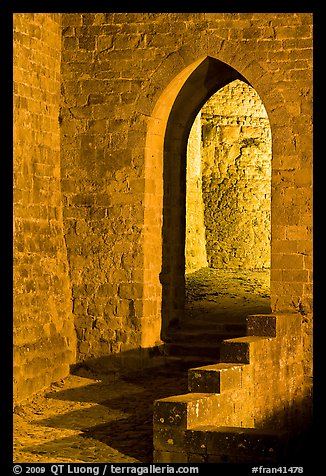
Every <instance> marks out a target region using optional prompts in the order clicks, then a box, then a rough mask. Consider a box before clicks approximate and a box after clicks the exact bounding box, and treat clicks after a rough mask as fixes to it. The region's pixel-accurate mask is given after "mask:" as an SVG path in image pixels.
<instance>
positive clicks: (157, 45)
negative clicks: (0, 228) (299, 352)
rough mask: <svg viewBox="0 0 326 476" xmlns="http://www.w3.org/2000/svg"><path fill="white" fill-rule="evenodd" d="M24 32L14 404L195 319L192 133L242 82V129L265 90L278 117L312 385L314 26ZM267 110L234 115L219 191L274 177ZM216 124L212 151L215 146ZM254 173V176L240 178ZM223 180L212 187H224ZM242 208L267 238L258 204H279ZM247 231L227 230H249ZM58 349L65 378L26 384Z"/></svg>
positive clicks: (275, 290)
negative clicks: (189, 270)
mask: <svg viewBox="0 0 326 476" xmlns="http://www.w3.org/2000/svg"><path fill="white" fill-rule="evenodd" d="M248 15H249V16H248ZM14 19H15V24H14V144H15V150H14V154H15V158H14V201H15V203H14V207H15V208H14V215H15V216H14V219H15V231H14V243H15V263H16V265H15V276H14V280H15V324H16V327H17V329H16V335H15V336H16V337H15V339H16V340H15V344H16V346H17V347H18V348H19V350H18V354H17V355H19V359H20V362H21V364H20V370H18V366H17V371H16V377H15V378H17V381H16V382H15V386H16V390H15V395H16V397H17V398H18V399H19V398H23V397H24V396H27V395H28V394H30V393H33V392H34V391H36V390H37V389H38V388H42V387H43V386H44V385H45V384H46V382H48V381H50V380H51V379H52V378H54V377H53V375H54V374H56V373H57V372H58V373H59V374H64V373H66V372H68V368H69V364H70V363H72V362H73V361H74V360H77V361H78V362H81V361H88V360H89V361H92V359H101V358H104V359H106V358H107V357H108V356H110V355H114V354H116V353H121V352H124V350H123V349H127V348H128V349H129V350H130V349H131V348H132V349H134V350H136V349H139V348H145V347H146V348H151V347H154V346H156V345H157V343H159V342H160V339H161V338H162V336H164V332H165V328H166V327H167V326H168V325H169V323H170V321H171V320H173V319H179V318H181V317H182V315H183V313H184V293H183V289H184V270H185V268H184V265H185V256H184V244H185V191H186V168H185V154H186V147H187V141H188V136H189V131H190V128H191V124H192V123H193V121H194V119H195V117H196V114H197V113H198V111H199V110H200V108H201V107H202V106H203V105H204V103H205V102H206V101H207V99H208V98H209V97H210V96H212V95H213V94H215V93H216V92H220V93H223V94H222V96H223V98H224V99H225V98H226V97H230V94H231V93H232V90H233V91H235V90H236V89H232V88H231V87H230V86H231V84H232V82H234V81H236V84H237V87H239V88H240V89H241V91H243V93H245V94H244V97H243V103H242V102H241V107H240V103H239V101H240V98H241V95H240V94H238V95H236V96H237V97H236V98H235V99H236V101H237V103H239V107H240V109H239V110H240V112H241V111H242V113H243V115H242V116H241V117H242V118H244V116H245V114H244V111H248V108H249V106H252V107H253V109H255V108H258V99H257V94H258V95H259V97H260V99H261V104H262V105H263V107H264V108H265V110H266V111H267V114H268V121H269V124H270V128H271V131H272V153H273V159H272V170H271V195H272V200H271V307H272V312H273V313H288V312H290V313H292V312H296V313H297V314H298V315H299V316H300V318H302V321H304V323H303V328H304V336H303V340H302V342H303V344H304V347H305V350H306V353H305V357H304V359H305V372H306V373H307V374H309V372H311V362H312V358H311V350H312V349H311V335H312V286H311V283H312V246H311V243H312V238H311V233H312V200H311V198H312V75H311V72H312V16H311V14H305V13H299V14H292V13H289V14H285V13H281V14H260V13H253V14H245V13H239V14H235V15H234V16H232V14H223V13H216V14H212V13H210V14H205V13H200V14H196V13H178V14H175V13H174V14H170V13H153V14H144V13H105V14H103V13H102V14H100V13H99V14H88V13H84V14H83V13H73V14H69V13H68V14H49V15H47V14H29V13H27V14H15V16H14ZM208 25H209V28H207V26H208ZM240 73H241V74H240ZM237 81H240V83H237ZM244 84H246V85H247V84H250V85H251V86H250V87H249V86H248V87H247V86H244ZM233 85H234V84H233ZM224 88H226V89H224ZM250 88H251V89H250ZM245 90H246V91H245ZM253 90H254V91H256V92H255V93H254V94H255V97H254V96H253V93H252V91H253ZM248 91H251V92H250V94H249V95H248V94H247V93H248ZM222 96H221V97H222ZM224 99H223V101H221V102H220V105H221V107H222V105H223V108H224V111H225V108H226V105H225V101H224ZM250 101H251V104H249V103H250ZM222 103H223V104H222ZM249 109H250V108H249ZM257 110H258V109H257ZM260 112H261V111H260ZM260 112H259V114H258V113H257V115H256V116H254V115H252V120H250V117H249V116H248V117H247V118H246V119H245V120H243V122H242V123H241V124H237V123H236V122H237V121H236V120H235V121H234V120H233V119H232V120H231V119H230V117H231V116H230V115H229V116H228V119H227V120H226V121H225V123H224V124H221V127H220V130H219V133H218V138H219V141H220V142H219V143H220V145H221V149H219V151H220V150H222V149H223V151H224V152H225V154H224V159H223V160H222V161H220V162H219V167H217V169H216V173H217V172H218V176H219V177H220V178H221V177H222V178H223V177H225V178H227V177H229V175H228V171H230V172H231V171H232V170H233V169H234V168H236V169H237V170H238V172H239V171H240V170H241V173H242V175H246V174H249V169H250V170H251V172H253V171H254V172H255V173H257V177H258V175H259V174H260V172H259V173H258V169H257V167H260V166H263V165H265V162H264V161H265V158H266V156H265V155H264V156H263V155H261V154H260V152H261V151H260V148H259V146H258V145H257V137H258V140H261V141H262V142H263V143H265V138H266V137H267V136H266V134H267V133H266V134H265V132H266V130H265V132H264V133H262V134H263V136H264V137H262V136H260V135H259V131H258V130H257V128H258V125H259V124H258V123H261V122H262V121H261V119H264V121H265V122H266V120H267V118H266V116H265V117H264V118H262V116H261V114H260ZM209 114H210V113H209ZM257 118H258V119H259V120H258V119H257ZM207 119H209V118H207ZM256 119H257V120H256ZM209 121H210V120H209ZM209 121H208V123H207V127H205V131H204V132H205V140H207V141H210V140H211V139H212V138H213V137H214V134H215V133H216V130H214V129H212V127H211V122H209ZM239 127H240V129H239ZM257 134H258V135H257ZM264 134H265V135H264ZM262 139H263V140H262ZM210 144H212V142H210ZM252 151H255V154H254V155H255V160H256V159H257V161H256V162H255V164H253V163H251V162H250V160H251V159H250V157H251V155H250V154H249V152H252ZM240 152H241V154H240ZM252 157H253V156H252ZM239 161H240V162H241V161H243V165H244V164H245V165H246V167H245V168H244V167H237V164H238V163H239ZM259 161H261V163H260V162H259ZM263 162H264V163H263ZM249 165H250V167H249ZM256 165H257V167H256ZM255 167H256V169H257V170H256V169H255ZM211 170H212V167H211V166H210V164H208V166H207V172H208V171H211ZM249 175H250V174H249ZM210 176H211V175H210V172H209V174H208V175H207V177H210ZM232 177H233V179H234V180H235V176H234V175H232ZM259 177H261V175H259ZM264 177H265V178H266V176H265V175H264ZM233 179H232V180H231V182H232V184H234V183H235V182H234V180H233ZM264 180H265V179H264ZM208 182H209V181H207V183H206V184H204V189H205V190H209V189H211V188H212V187H211V182H209V183H208ZM231 182H230V181H229V183H231ZM256 182H257V183H256ZM256 182H255V184H256V185H258V182H259V180H258V181H256ZM214 183H215V182H214V181H213V183H212V185H213V184H214ZM223 183H224V182H223ZM226 183H227V181H225V185H226ZM242 185H243V183H242ZM256 185H255V187H256ZM213 188H214V187H213ZM222 188H223V186H222ZM233 189H234V194H233V195H232V194H231V196H230V200H231V199H233V198H235V196H236V195H237V194H236V191H237V188H236V187H233ZM240 189H241V190H242V192H243V188H242V186H241V187H239V190H240ZM247 189H248V187H247ZM249 189H250V187H249ZM171 190H172V191H173V193H172V192H171ZM220 191H221V189H220ZM224 191H225V193H226V188H225V187H224V189H223V199H225V200H226V196H227V195H226V194H224ZM216 193H217V192H216ZM240 195H241V197H240V198H241V200H240V202H241V204H242V205H243V206H244V207H245V205H247V204H248V205H250V206H251V207H252V209H255V210H257V209H259V210H260V211H261V213H260V215H259V216H258V215H257V214H256V218H257V223H256V224H255V225H254V227H253V229H254V230H260V231H261V232H262V228H261V226H260V224H262V223H265V225H267V221H266V220H267V217H268V213H269V212H268V211H267V207H265V205H264V206H261V203H262V202H261V201H260V200H259V198H262V197H263V196H264V195H266V197H265V198H266V199H265V198H264V200H265V201H264V202H263V203H265V204H266V203H267V202H269V199H267V198H268V193H265V192H264V191H263V188H260V187H258V186H257V189H256V190H251V191H250V190H249V195H248V196H250V200H247V199H246V198H247V195H244V194H243V193H241V194H240ZM256 199H257V201H256ZM222 201H223V200H222ZM227 201H228V200H227ZM231 201H232V200H231ZM244 202H246V203H244ZM247 202H248V203H247ZM237 203H238V202H237ZM242 205H241V206H242ZM222 208H223V207H222ZM232 213H237V212H233V211H232V210H231V209H230V217H231V218H230V219H231V221H232ZM213 221H214V220H211V223H212V222H213ZM223 221H224V222H226V221H227V220H226V219H223ZM236 223H238V224H237V225H235V228H234V233H231V232H232V230H229V232H228V234H229V235H231V234H232V235H234V236H239V235H237V233H238V232H239V233H240V234H241V233H242V231H243V230H242V228H243V227H242V226H240V223H242V222H241V221H239V222H238V221H236ZM264 230H265V231H266V230H267V226H266V227H264ZM265 231H264V233H265ZM254 234H255V233H254V232H253V233H252V232H249V233H248V236H247V240H246V242H247V243H250V242H251V243H252V242H253V241H255V242H259V241H260V240H261V243H263V241H264V240H263V235H262V233H259V236H254ZM265 234H267V232H266V233H265ZM264 236H265V235H264ZM226 238H227V243H228V247H229V248H230V241H228V239H229V237H228V236H226ZM244 245H245V242H244V241H242V243H241V244H239V247H240V248H243V247H244ZM262 246H263V245H262ZM264 249H265V248H264ZM247 251H248V256H249V257H251V258H253V256H252V255H251V249H247ZM217 259H219V257H218V258H217ZM243 259H244V257H243V256H242V257H241V259H240V261H241V263H242V262H243ZM264 260H265V258H264ZM264 262H265V261H264ZM77 287H80V288H79V296H78V297H77V296H76V300H75V296H74V297H73V299H74V302H73V306H72V291H71V290H72V289H77ZM119 293H120V295H119ZM86 316H88V317H86ZM73 320H74V321H75V322H73ZM96 322H101V325H100V326H97V325H95V323H96ZM52 324H53V326H52ZM74 324H75V328H76V334H77V336H78V345H77V344H76V342H75V339H76V335H75V330H74ZM99 327H100V328H99ZM161 331H162V333H161ZM56 336H59V338H58V340H57V341H55V337H56ZM37 342H38V344H37ZM54 342H56V343H55V344H54ZM288 342H289V343H290V342H291V343H292V344H293V342H292V341H291V340H290V339H289V340H288ZM51 343H52V344H51ZM34 344H35V345H34ZM284 345H285V346H287V344H286V339H284ZM289 345H290V344H289ZM295 345H298V344H297V341H296V342H295ZM49 346H50V348H51V349H53V358H52V359H51V365H50V368H51V369H52V370H51V369H50V371H49V367H48V364H47V362H46V363H44V366H43V364H42V365H41V364H40V365H41V367H42V369H38V371H37V373H36V367H31V369H32V368H34V371H35V374H34V377H33V379H29V380H28V382H29V383H27V381H26V382H24V377H23V376H24V372H25V370H24V369H25V367H27V366H28V364H29V363H30V362H31V361H32V360H33V358H34V357H35V359H36V358H37V353H38V349H41V348H42V350H41V351H40V352H42V355H43V351H44V349H46V348H48V347H49ZM58 346H60V351H59V347H58ZM62 347H63V348H62ZM27 349H33V351H28V350H27ZM76 349H77V358H75V352H76ZM28 352H31V353H30V354H28ZM24 353H25V362H24V357H22V355H23V354H24ZM136 353H137V352H136ZM32 354H33V355H34V357H32ZM57 355H58V359H56V356H57ZM59 355H60V356H61V357H59ZM42 358H43V357H42ZM127 360H128V359H126V361H127ZM129 360H130V361H131V360H132V359H129ZM59 361H60V363H59ZM44 362H45V361H44ZM56 362H58V365H56ZM39 363H40V361H39ZM35 365H36V364H35ZM289 365H290V364H289ZM291 365H292V364H291ZM45 368H46V371H45V370H44V369H45ZM40 370H41V371H40ZM51 375H52V376H51ZM25 385H26V386H25ZM24 386H25V388H24Z"/></svg>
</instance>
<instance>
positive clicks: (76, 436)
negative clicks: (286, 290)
mask: <svg viewBox="0 0 326 476" xmlns="http://www.w3.org/2000/svg"><path fill="white" fill-rule="evenodd" d="M268 288H269V273H268V272H250V273H249V272H236V273H235V272H223V273H221V272H217V271H216V270H207V269H203V270H200V271H198V272H197V273H193V274H192V275H188V276H187V309H188V314H187V315H188V316H189V319H196V318H198V316H199V315H200V316H202V318H204V319H209V320H211V319H228V318H229V319H238V320H243V319H244V316H246V315H248V314H252V313H261V312H270V311H269V299H268ZM189 365H190V364H189V363H188V364H187V363H186V362H180V361H176V360H172V361H170V363H167V364H166V365H165V366H164V367H159V368H156V369H154V370H150V371H143V372H141V373H134V374H129V375H124V376H122V375H118V374H116V373H114V372H111V374H105V375H99V374H92V373H91V371H90V370H86V369H83V368H82V367H81V368H80V369H79V371H78V375H77V374H75V375H69V376H68V377H67V378H66V379H64V380H62V381H60V382H57V383H55V384H53V385H52V386H51V387H50V388H49V389H47V390H45V391H43V392H40V393H39V394H37V395H35V396H34V397H32V398H30V399H29V400H28V401H26V402H24V403H23V404H21V405H19V406H17V407H15V412H14V461H15V462H22V463H23V462H45V463H48V462H53V463H61V462H62V463H65V462H75V463H81V462H84V463H91V462H110V463H133V462H140V463H150V462H152V451H153V446H152V431H153V428H152V415H153V402H154V400H156V399H160V398H164V397H167V396H171V395H177V394H182V393H186V392H187V368H188V367H189Z"/></svg>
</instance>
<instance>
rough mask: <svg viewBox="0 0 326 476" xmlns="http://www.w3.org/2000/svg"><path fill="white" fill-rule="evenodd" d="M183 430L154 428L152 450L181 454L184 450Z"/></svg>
mask: <svg viewBox="0 0 326 476" xmlns="http://www.w3.org/2000/svg"><path fill="white" fill-rule="evenodd" d="M185 433H186V431H185V430H180V429H179V428H174V427H161V426H154V438H153V443H154V448H155V450H160V451H172V452H182V451H184V448H185Z"/></svg>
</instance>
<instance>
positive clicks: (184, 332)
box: [167, 328, 246, 344]
mask: <svg viewBox="0 0 326 476" xmlns="http://www.w3.org/2000/svg"><path fill="white" fill-rule="evenodd" d="M245 335H246V332H245V329H244V328H241V329H237V330H235V329H233V330H225V329H223V330H222V329H220V330H218V329H207V330H205V329H201V328H198V329H181V330H178V331H175V332H174V333H173V334H171V336H170V337H169V338H168V339H167V342H171V343H175V342H193V343H197V342H200V343H205V344H207V343H209V344H214V343H216V342H217V343H220V342H222V340H225V339H230V338H233V337H241V336H245Z"/></svg>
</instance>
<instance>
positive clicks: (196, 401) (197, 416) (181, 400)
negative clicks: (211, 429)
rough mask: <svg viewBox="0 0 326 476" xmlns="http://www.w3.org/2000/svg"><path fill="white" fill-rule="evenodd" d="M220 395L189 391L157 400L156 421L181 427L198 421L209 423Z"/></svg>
mask: <svg viewBox="0 0 326 476" xmlns="http://www.w3.org/2000/svg"><path fill="white" fill-rule="evenodd" d="M218 397H219V395H214V394H209V393H187V394H184V395H176V396H174V397H168V398H163V399H161V400H157V401H156V402H155V404H154V423H155V425H162V426H178V427H179V428H181V429H184V428H187V427H191V425H192V424H196V423H197V424H200V423H202V424H204V423H207V422H208V421H210V420H211V419H212V416H213V415H214V412H216V409H217V408H218V400H219V399H218Z"/></svg>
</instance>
